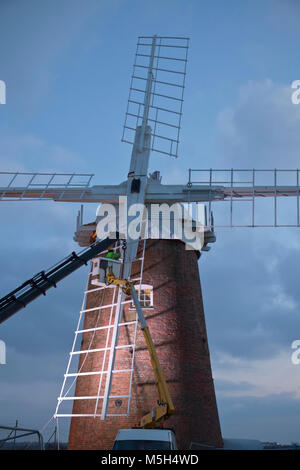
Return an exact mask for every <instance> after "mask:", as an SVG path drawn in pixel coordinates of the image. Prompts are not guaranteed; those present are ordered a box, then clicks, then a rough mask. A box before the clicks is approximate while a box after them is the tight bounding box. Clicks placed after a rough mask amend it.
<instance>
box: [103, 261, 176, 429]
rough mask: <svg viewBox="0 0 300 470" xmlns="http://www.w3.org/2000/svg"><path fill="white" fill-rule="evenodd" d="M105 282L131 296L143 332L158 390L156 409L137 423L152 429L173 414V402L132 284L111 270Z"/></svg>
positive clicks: (108, 271)
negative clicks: (117, 286) (118, 287)
mask: <svg viewBox="0 0 300 470" xmlns="http://www.w3.org/2000/svg"><path fill="white" fill-rule="evenodd" d="M106 277H107V281H108V282H109V283H110V284H115V285H119V286H120V287H121V289H122V290H123V291H124V292H125V293H126V294H127V295H131V297H132V300H133V303H134V306H135V308H136V311H137V314H138V317H139V321H140V323H141V330H142V332H143V335H144V338H145V342H146V345H147V349H148V352H149V355H150V360H151V365H152V368H153V372H154V376H155V382H156V384H157V390H158V407H157V408H155V409H154V410H151V411H150V412H149V413H147V414H146V415H144V416H143V417H142V419H141V420H140V422H139V427H141V428H154V427H155V426H156V425H157V424H158V423H159V422H162V421H165V420H166V419H168V418H169V416H171V415H172V414H174V412H175V408H174V405H173V401H172V398H171V395H170V392H169V389H168V386H167V382H166V379H165V376H164V373H163V370H162V367H161V365H160V362H159V359H158V356H157V352H156V349H155V346H154V343H153V340H152V336H151V333H150V330H149V327H148V325H147V322H146V319H145V317H144V314H143V310H142V307H141V304H140V302H139V299H138V296H137V293H136V290H135V287H134V283H133V282H131V281H128V280H126V279H118V278H116V277H115V275H114V274H113V272H112V270H111V269H108V270H107V274H106Z"/></svg>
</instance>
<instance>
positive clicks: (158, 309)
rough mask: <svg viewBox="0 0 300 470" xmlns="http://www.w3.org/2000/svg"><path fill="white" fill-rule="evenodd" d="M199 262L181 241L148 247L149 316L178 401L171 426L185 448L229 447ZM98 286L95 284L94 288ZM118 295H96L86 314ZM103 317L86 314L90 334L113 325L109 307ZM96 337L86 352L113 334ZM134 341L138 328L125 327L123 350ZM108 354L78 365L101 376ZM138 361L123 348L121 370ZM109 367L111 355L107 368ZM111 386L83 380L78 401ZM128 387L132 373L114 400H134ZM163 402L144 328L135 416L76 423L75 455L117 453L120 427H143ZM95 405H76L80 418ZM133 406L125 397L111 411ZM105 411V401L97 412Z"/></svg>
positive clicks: (115, 387)
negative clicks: (198, 445) (87, 451)
mask: <svg viewBox="0 0 300 470" xmlns="http://www.w3.org/2000/svg"><path fill="white" fill-rule="evenodd" d="M140 254H141V252H140ZM197 261H198V260H197V254H196V252H195V251H187V250H185V245H184V244H183V243H182V242H180V241H174V240H148V241H147V244H146V252H145V264H144V273H143V284H150V285H152V286H153V297H154V307H153V308H152V309H145V310H144V313H145V316H146V318H147V322H148V324H149V327H150V331H151V334H152V337H153V340H154V343H155V345H156V348H157V353H158V356H159V359H160V362H161V365H162V368H163V370H164V373H165V376H166V379H167V382H168V386H169V389H170V393H171V396H172V399H173V402H174V406H175V410H176V412H175V415H174V416H172V417H171V418H170V419H169V420H168V421H167V422H166V426H167V427H172V428H174V430H175V432H176V436H177V442H178V444H179V449H188V447H189V444H190V442H191V441H194V442H199V443H203V444H208V445H213V446H216V447H220V446H222V437H221V430H220V424H219V418H218V410H217V404H216V398H215V391H214V384H213V379H212V373H211V365H210V356H209V348H208V342H207V334H206V327H205V319H204V311H203V301H202V293H201V286H200V279H199V271H198V262H197ZM139 267H140V264H138V263H136V264H135V265H134V266H133V277H134V276H138V271H139ZM92 288H93V286H92V285H91V284H90V285H89V289H92ZM112 291H113V289H109V288H107V289H105V290H103V291H97V292H95V293H91V294H89V295H88V299H87V307H86V308H93V307H98V306H100V305H106V304H109V303H111V302H112ZM100 312H101V313H100V314H99V312H90V313H87V314H86V317H85V325H84V328H91V327H94V326H98V327H100V326H104V325H107V324H108V319H109V315H110V312H111V311H110V309H105V310H100ZM134 318H135V312H134V311H133V310H131V309H130V304H126V307H125V308H124V314H123V320H122V321H131V320H133V319H134ZM92 335H93V333H85V334H84V337H83V341H82V346H81V348H82V349H84V350H85V349H88V348H89V346H90V348H91V349H95V348H96V349H97V348H103V347H107V346H109V345H110V343H108V345H107V344H105V341H106V333H105V334H104V332H103V330H99V331H98V332H97V333H96V334H95V335H94V336H92ZM91 339H93V341H92V343H91ZM133 340H134V326H126V327H125V326H123V327H121V329H120V339H119V343H118V344H119V345H122V344H123V345H124V344H131V343H132V342H133ZM90 343H91V344H90ZM103 354H104V352H96V353H90V354H88V355H87V356H86V359H84V355H82V356H81V361H80V363H79V367H81V372H84V371H91V370H93V371H99V370H100V369H101V367H102V362H103ZM131 358H132V350H130V349H128V348H127V349H120V350H118V352H117V358H116V365H115V369H129V368H130V366H131ZM83 361H84V363H83ZM107 362H108V354H107V357H106V361H105V368H106V367H107ZM82 363H83V364H82ZM104 382H105V381H104V380H103V384H102V386H101V388H99V376H96V375H94V376H88V377H87V376H86V377H79V378H78V379H77V385H76V396H86V395H89V396H95V395H97V394H98V392H99V390H100V393H99V394H103V392H104ZM128 384H129V373H123V374H114V379H113V383H112V395H126V394H128ZM156 400H157V391H156V386H155V383H154V376H153V371H152V368H151V363H150V359H149V354H148V351H147V349H146V347H145V343H144V337H143V335H142V333H141V331H140V329H139V328H138V334H137V343H136V351H135V372H134V376H133V384H132V399H131V406H130V417H129V418H126V417H111V418H107V419H106V420H105V421H101V420H100V418H73V419H72V422H71V427H70V435H69V449H111V448H112V445H113V441H114V439H115V436H116V434H117V431H118V429H122V428H130V427H132V426H134V425H135V424H137V423H138V421H139V419H140V418H141V417H142V415H143V414H145V413H147V412H148V411H150V410H151V408H153V407H155V405H156ZM95 404H96V402H95V400H85V401H82V400H75V401H74V406H73V413H93V412H94V409H95ZM127 404H128V402H127V399H122V403H121V404H120V402H116V400H115V399H111V400H110V405H109V412H110V413H124V412H126V409H127ZM117 405H118V406H117ZM101 406H102V401H101V400H100V401H99V403H98V409H97V412H98V413H100V412H101Z"/></svg>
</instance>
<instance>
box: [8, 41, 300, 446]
mask: <svg viewBox="0 0 300 470" xmlns="http://www.w3.org/2000/svg"><path fill="white" fill-rule="evenodd" d="M188 47H189V40H188V38H181V37H162V36H153V37H139V38H138V43H137V49H136V54H135V62H134V66H133V75H132V79H131V84H130V92H129V99H128V106H127V110H126V117H125V123H124V131H123V137H122V140H123V141H124V142H127V143H129V144H131V145H132V154H131V161H130V167H129V173H128V175H127V180H126V181H124V182H122V183H120V184H118V185H96V186H91V185H90V183H91V178H92V176H93V175H80V174H70V175H62V174H41V173H30V174H29V173H27V174H24V173H2V175H3V177H7V178H9V180H8V182H7V184H6V185H5V186H2V187H1V188H0V199H1V200H20V201H21V200H40V199H41V200H42V199H52V200H54V201H62V202H81V203H82V204H83V203H98V204H99V203H110V204H111V205H112V206H114V207H118V206H119V198H120V197H123V198H125V197H126V201H127V206H128V208H130V207H131V206H133V205H134V204H144V205H146V206H147V205H150V204H152V203H156V204H162V203H164V204H167V205H169V206H170V205H172V204H174V203H179V204H185V203H192V202H193V203H198V202H200V203H206V204H207V215H208V216H207V219H206V220H205V224H204V225H205V227H204V245H203V247H202V251H205V250H208V249H209V247H208V243H213V242H214V241H215V233H214V228H215V227H216V225H215V224H214V220H213V216H212V205H213V204H214V203H215V202H218V203H220V202H225V203H228V204H229V223H228V222H227V223H225V222H224V223H222V224H220V225H221V226H224V225H228V226H230V227H234V226H251V227H255V226H262V225H263V226H266V225H268V224H262V223H258V222H257V220H256V207H257V201H258V200H260V199H265V198H271V199H273V201H274V212H273V214H274V220H273V222H272V224H270V225H272V226H279V225H284V226H300V220H299V196H300V187H299V170H276V169H275V170H256V169H246V170H235V169H229V170H214V169H209V170H200V169H190V170H189V177H188V181H187V182H186V183H185V184H182V185H180V184H179V185H165V184H162V183H161V177H160V174H159V172H157V171H156V172H154V173H152V174H151V175H148V171H149V158H150V153H151V151H156V152H159V153H161V154H164V155H167V156H169V157H173V158H174V157H177V154H178V143H179V131H180V128H181V116H182V104H183V92H184V88H185V77H186V64H187V53H188ZM265 175H267V176H271V178H272V181H271V183H268V184H266V180H264V178H263V179H261V177H265ZM291 175H292V178H294V181H293V184H292V185H291V184H286V183H285V184H281V178H282V177H285V178H286V176H288V179H289V182H290V181H291ZM20 178H27V182H26V184H24V183H23V184H20V183H19V184H17V182H18V181H19V180H20ZM286 197H289V199H295V200H296V204H295V209H296V212H295V214H296V220H295V222H294V223H292V224H280V223H279V222H278V201H279V200H280V199H282V198H286ZM238 201H247V202H248V203H249V207H250V216H249V217H250V219H249V220H248V221H247V222H245V220H244V214H242V222H241V223H240V224H239V223H236V222H235V217H234V209H235V207H236V203H237V202H238ZM131 220H132V216H131V215H128V213H127V223H129V222H130V221H131ZM96 228H97V222H91V223H89V224H84V223H83V212H82V209H81V210H80V212H79V214H78V217H77V230H76V233H75V240H76V241H78V242H79V244H80V245H81V246H88V245H89V244H90V241H91V237H92V235H93V234H94V232H95V229H96ZM139 230H140V232H139V233H140V237H138V238H133V237H131V236H130V234H128V233H127V234H126V237H125V238H126V244H124V243H123V244H122V243H120V241H116V243H115V247H114V249H115V251H118V252H120V254H121V261H120V263H121V264H122V270H123V274H122V277H123V278H125V279H131V280H133V281H135V282H136V283H137V290H138V294H139V299H140V301H141V303H142V306H143V307H144V309H145V312H146V315H147V320H148V321H149V324H150V328H151V330H152V331H153V336H154V340H155V342H156V346H157V348H158V354H159V356H160V360H161V361H162V365H163V368H164V370H165V372H166V377H167V380H168V383H169V386H170V391H171V395H172V397H173V400H174V404H175V409H176V415H174V416H172V417H171V419H170V425H171V426H173V427H174V428H175V430H176V433H177V437H178V441H179V446H180V447H179V448H182V449H184V448H188V446H189V445H190V443H191V442H196V443H198V445H199V446H200V447H201V446H207V445H209V446H214V447H220V446H222V437H221V431H220V424H219V418H218V411H217V405H216V399H215V391H214V385H213V379H212V373H211V366H210V356H209V349H208V344H207V335H206V327H205V319H204V309H203V303H202V293H201V286H200V279H199V272H198V258H199V256H200V253H199V252H198V251H197V250H186V249H185V243H186V240H185V239H182V240H180V239H176V238H175V237H174V239H161V238H157V239H147V237H143V233H142V228H141V225H140V228H139ZM103 255H105V252H102V253H100V254H99V253H97V255H96V256H95V257H94V258H93V260H92V264H91V271H90V275H89V279H88V283H87V289H86V291H85V293H84V299H83V304H82V308H81V311H80V315H79V320H78V324H77V327H76V331H75V337H74V342H73V346H72V350H71V353H70V358H69V361H68V365H67V370H66V374H65V376H64V381H63V385H62V389H61V393H60V395H59V397H58V404H57V408H56V411H55V417H57V418H64V417H69V418H72V421H71V428H70V437H69V448H90V449H93V448H94V449H99V448H111V445H112V442H113V440H114V437H115V434H116V431H117V430H118V429H119V428H120V427H130V426H131V425H134V424H136V422H137V420H138V417H139V416H140V415H141V413H143V412H144V411H145V410H147V409H149V408H151V405H152V403H153V400H155V392H154V386H155V384H154V383H153V378H152V370H151V367H150V364H149V359H148V357H147V354H146V351H145V347H144V345H143V344H142V342H141V339H140V337H139V333H138V330H137V323H138V321H137V317H136V313H135V310H134V308H133V307H134V306H133V305H132V303H131V301H130V300H128V299H126V297H125V296H124V293H123V292H122V291H121V290H120V289H118V288H117V287H115V286H112V287H106V286H103V285H102V284H101V282H99V272H100V262H101V258H102V257H103ZM80 340H81V344H80V345H79V347H78V343H79V342H80ZM78 358H79V359H78ZM76 359H77V360H78V362H76ZM74 360H75V367H76V370H74ZM72 367H73V368H72ZM74 389H75V391H74ZM70 403H71V404H72V403H73V408H72V410H71V411H61V410H62V406H63V405H68V404H70ZM149 404H150V406H149Z"/></svg>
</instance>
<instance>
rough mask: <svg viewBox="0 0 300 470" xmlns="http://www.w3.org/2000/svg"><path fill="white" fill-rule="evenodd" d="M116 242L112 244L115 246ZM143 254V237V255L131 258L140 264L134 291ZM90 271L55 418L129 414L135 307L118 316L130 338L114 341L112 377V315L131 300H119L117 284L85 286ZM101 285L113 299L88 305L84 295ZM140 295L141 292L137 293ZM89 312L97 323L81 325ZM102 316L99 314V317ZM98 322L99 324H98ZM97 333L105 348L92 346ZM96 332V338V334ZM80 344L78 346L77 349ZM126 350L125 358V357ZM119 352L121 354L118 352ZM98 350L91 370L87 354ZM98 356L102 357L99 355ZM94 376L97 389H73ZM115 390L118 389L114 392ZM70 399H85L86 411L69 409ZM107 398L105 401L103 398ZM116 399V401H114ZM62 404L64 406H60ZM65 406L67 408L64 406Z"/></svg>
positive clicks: (137, 278)
mask: <svg viewBox="0 0 300 470" xmlns="http://www.w3.org/2000/svg"><path fill="white" fill-rule="evenodd" d="M117 248H118V246H117V245H116V246H115V249H117ZM105 253H106V251H105V252H103V253H101V255H99V256H103V255H104V256H105ZM144 257H145V240H144V242H143V247H142V255H141V257H140V258H136V259H135V260H134V263H135V265H138V266H139V269H138V271H139V272H140V276H139V277H134V278H132V281H136V283H137V284H136V286H137V291H138V292H139V293H140V292H141V286H142V278H143V269H144ZM91 274H92V272H90V274H89V277H88V282H87V288H86V290H85V292H84V297H83V302H82V308H81V310H80V314H79V319H78V322H77V327H76V330H75V336H74V341H73V345H72V350H71V352H70V357H69V361H68V364H67V368H66V373H65V374H64V380H63V384H62V387H61V391H60V395H59V397H58V399H57V406H56V410H55V413H54V418H76V417H77V418H86V417H94V418H99V417H101V418H102V419H103V418H106V417H118V416H126V417H128V416H129V415H130V403H131V395H132V382H133V374H134V363H135V349H136V339H137V334H138V317H137V313H136V311H135V309H134V310H133V312H132V314H133V317H134V318H132V319H131V320H130V321H128V319H126V318H125V317H124V311H123V315H122V318H121V321H120V322H119V323H118V325H117V328H118V329H124V328H125V329H126V334H127V335H128V338H130V341H129V342H128V344H127V343H126V344H125V343H122V344H116V345H115V351H116V355H117V357H116V361H115V363H114V368H113V370H112V371H111V374H112V378H111V377H110V376H109V375H108V374H109V373H110V371H109V370H108V367H107V366H108V357H109V353H110V350H111V348H112V347H113V346H112V344H113V341H112V337H113V329H114V328H115V327H116V324H115V318H116V315H117V314H118V308H119V305H118V304H119V302H121V303H122V305H123V306H125V305H126V304H131V303H132V300H131V299H130V300H123V301H122V300H121V297H120V290H119V287H117V286H114V287H94V288H92V289H90V290H88V286H89V279H90V276H91ZM104 289H109V290H110V291H112V302H111V304H108V305H106V304H105V305H102V304H100V305H99V306H98V307H95V308H91V309H87V308H86V302H87V296H88V295H89V294H93V293H94V294H97V293H98V292H99V291H103V290H104ZM139 295H140V294H139ZM89 314H96V323H95V325H94V326H93V327H91V328H88V329H84V327H83V323H84V320H85V316H86V315H89ZM101 317H102V318H101ZM99 325H101V326H99ZM84 335H85V336H87V335H89V336H88V338H86V340H87V344H88V347H87V349H85V350H82V349H81V348H80V344H81V341H82V340H83V338H84ZM99 335H100V336H101V337H102V340H104V342H105V347H104V348H101V349H99V348H95V347H93V342H95V343H97V341H99ZM97 336H98V338H97ZM78 346H79V349H78ZM124 351H125V358H124ZM118 352H119V353H121V354H122V356H121V354H119V355H118ZM94 354H98V356H99V357H98V359H99V360H98V366H99V370H94V369H95V366H94V364H93V361H92V362H91V361H90V359H89V358H90V356H91V355H92V356H93V355H94ZM100 356H101V357H100ZM78 357H79V358H81V357H82V358H83V359H81V360H80V359H79V368H78V363H77V361H76V360H75V361H74V359H76V358H78ZM124 359H125V362H127V363H128V364H130V367H129V368H124V366H123V365H124ZM120 374H121V375H122V378H123V380H122V387H121V389H122V393H120V386H119V385H118V384H117V382H118V377H119V376H120ZM91 376H97V377H99V380H98V384H97V393H96V395H95V394H86V395H80V396H78V394H76V393H75V387H76V386H77V381H78V380H79V381H80V380H81V381H84V380H89V377H91ZM110 379H112V383H111V387H110V388H109V395H108V397H107V398H106V397H105V389H106V382H107V381H109V380H110ZM80 385H81V387H82V388H84V389H87V387H85V384H84V383H81V384H80ZM115 390H117V393H116V392H115ZM93 391H94V389H92V392H93ZM73 400H82V401H85V402H87V403H86V409H87V410H88V412H86V413H80V414H79V413H74V410H69V409H68V408H67V407H66V406H64V405H65V404H66V403H70V402H71V403H73ZM106 400H107V402H106ZM116 401H118V402H119V403H118V404H117V405H116ZM116 406H117V409H118V411H119V412H118V413H116V411H115V408H116ZM62 408H64V409H62ZM66 408H67V409H66Z"/></svg>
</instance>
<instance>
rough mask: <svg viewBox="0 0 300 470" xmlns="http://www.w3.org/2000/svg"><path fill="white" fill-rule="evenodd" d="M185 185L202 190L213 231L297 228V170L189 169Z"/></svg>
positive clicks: (299, 172)
mask: <svg viewBox="0 0 300 470" xmlns="http://www.w3.org/2000/svg"><path fill="white" fill-rule="evenodd" d="M187 186H188V187H189V189H190V190H191V192H193V189H194V188H197V190H199V188H201V187H202V188H203V189H204V188H205V189H206V191H207V194H208V197H207V201H208V208H209V210H208V213H209V221H208V225H209V226H211V227H213V228H224V227H300V170H299V169H277V168H275V169H255V168H253V169H233V168H230V169H212V168H210V169H189V179H188V184H187ZM218 191H219V196H218V194H217V193H218ZM192 199H193V196H192V195H191V200H192ZM216 202H217V203H218V204H215V203H216ZM219 202H224V203H227V204H226V205H227V208H226V209H224V205H222V204H221V205H220V204H219ZM240 203H243V204H242V206H243V207H242V210H241V209H240V208H241V204H240ZM212 209H213V210H214V214H215V217H212ZM213 219H215V220H216V221H217V223H216V224H214V220H213Z"/></svg>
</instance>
